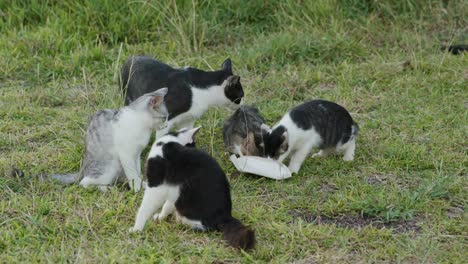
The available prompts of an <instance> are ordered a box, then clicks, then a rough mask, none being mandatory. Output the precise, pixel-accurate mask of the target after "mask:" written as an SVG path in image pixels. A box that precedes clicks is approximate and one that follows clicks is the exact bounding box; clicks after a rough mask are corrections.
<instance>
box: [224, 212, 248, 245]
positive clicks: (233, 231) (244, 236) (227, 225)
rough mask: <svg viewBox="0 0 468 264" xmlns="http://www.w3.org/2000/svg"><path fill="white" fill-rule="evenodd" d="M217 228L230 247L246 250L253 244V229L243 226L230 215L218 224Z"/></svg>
mask: <svg viewBox="0 0 468 264" xmlns="http://www.w3.org/2000/svg"><path fill="white" fill-rule="evenodd" d="M218 228H219V230H221V231H222V232H223V236H224V239H225V240H226V241H227V242H228V244H229V245H230V246H232V247H235V248H241V249H244V250H248V249H252V248H253V247H254V246H255V231H254V230H252V229H250V228H248V227H246V226H244V225H243V224H242V223H241V222H240V221H239V220H237V219H235V218H234V217H232V216H231V217H229V218H228V219H226V220H225V221H223V222H222V223H221V224H218Z"/></svg>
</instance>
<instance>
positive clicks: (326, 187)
mask: <svg viewBox="0 0 468 264" xmlns="http://www.w3.org/2000/svg"><path fill="white" fill-rule="evenodd" d="M320 190H321V191H322V192H324V193H334V192H335V191H337V190H338V187H336V185H335V184H328V183H326V184H322V185H321V186H320Z"/></svg>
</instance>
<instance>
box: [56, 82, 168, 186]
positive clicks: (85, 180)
mask: <svg viewBox="0 0 468 264" xmlns="http://www.w3.org/2000/svg"><path fill="white" fill-rule="evenodd" d="M166 94H167V88H162V89H159V90H156V91H154V92H151V93H147V94H144V95H142V96H141V97H139V98H138V99H137V100H135V101H134V102H132V103H131V104H130V105H128V106H125V107H123V108H122V109H120V110H109V109H106V110H102V111H99V112H97V113H96V114H95V115H94V116H93V117H92V118H91V121H90V123H89V125H88V128H87V130H86V148H85V153H84V157H83V161H82V164H81V165H82V166H81V170H80V172H79V173H74V174H67V175H52V176H51V178H53V179H57V180H59V181H62V182H65V183H73V182H75V181H77V180H79V179H81V181H80V185H82V186H83V187H88V186H90V185H97V186H101V187H102V188H105V187H106V186H108V185H111V184H113V183H115V182H116V180H118V179H119V177H120V176H121V174H122V172H123V173H124V174H125V176H126V178H127V181H128V183H129V185H130V188H131V189H132V190H134V191H135V192H137V191H138V190H140V188H141V185H142V180H141V165H140V155H141V152H142V151H143V149H144V148H145V147H146V146H147V145H148V142H149V140H150V136H151V133H152V132H153V131H154V130H158V129H161V128H163V127H164V126H166V125H167V117H168V111H167V109H166V105H165V103H164V96H165V95H166Z"/></svg>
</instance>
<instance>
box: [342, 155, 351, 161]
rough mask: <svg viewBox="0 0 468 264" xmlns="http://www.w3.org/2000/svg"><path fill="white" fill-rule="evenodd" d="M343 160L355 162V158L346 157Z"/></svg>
mask: <svg viewBox="0 0 468 264" xmlns="http://www.w3.org/2000/svg"><path fill="white" fill-rule="evenodd" d="M343 160H344V161H353V160H354V156H344V157H343Z"/></svg>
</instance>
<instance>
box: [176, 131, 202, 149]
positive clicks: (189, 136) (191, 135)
mask: <svg viewBox="0 0 468 264" xmlns="http://www.w3.org/2000/svg"><path fill="white" fill-rule="evenodd" d="M200 128H201V126H198V127H196V128H192V129H189V130H186V129H181V130H179V131H182V130H185V131H182V132H181V133H180V134H179V135H178V136H177V137H178V138H179V139H180V140H181V141H182V143H183V144H184V145H187V144H191V143H193V142H195V135H196V134H197V132H198V130H200Z"/></svg>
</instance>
